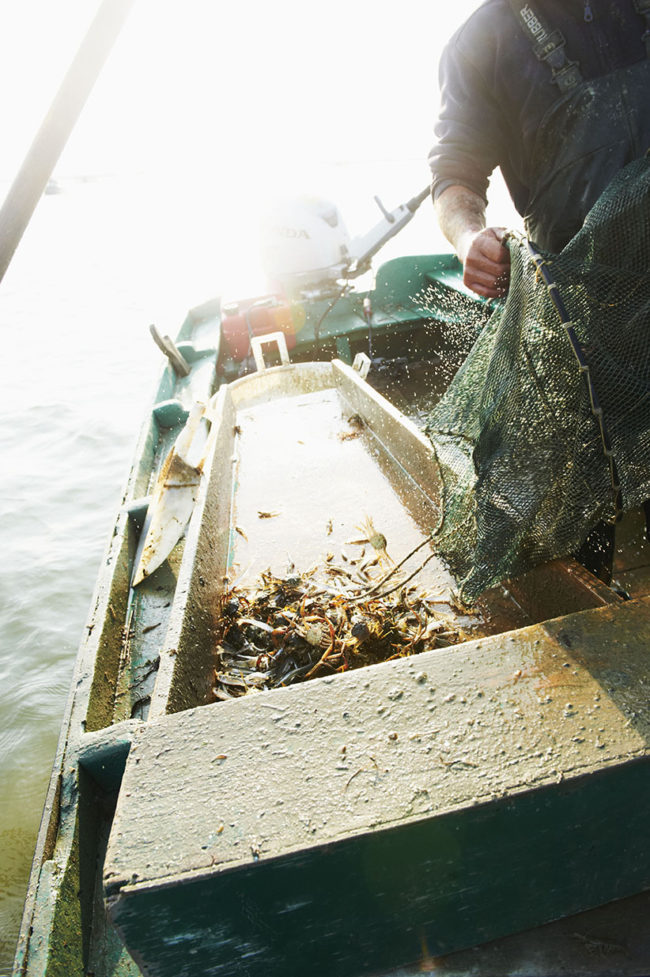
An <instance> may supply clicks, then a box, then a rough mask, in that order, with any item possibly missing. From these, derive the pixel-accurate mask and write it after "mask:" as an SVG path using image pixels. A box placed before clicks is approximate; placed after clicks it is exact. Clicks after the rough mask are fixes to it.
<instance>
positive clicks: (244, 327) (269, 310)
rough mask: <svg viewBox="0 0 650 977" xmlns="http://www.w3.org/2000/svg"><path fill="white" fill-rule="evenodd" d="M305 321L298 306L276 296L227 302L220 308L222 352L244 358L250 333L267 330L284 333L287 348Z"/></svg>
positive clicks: (258, 334) (248, 344) (239, 358)
mask: <svg viewBox="0 0 650 977" xmlns="http://www.w3.org/2000/svg"><path fill="white" fill-rule="evenodd" d="M304 323H305V312H304V309H303V307H302V306H301V305H299V304H298V303H295V302H291V303H289V302H287V301H286V299H283V298H280V297H279V296H275V295H272V296H268V297H266V298H262V299H247V300H244V301H241V302H228V303H226V304H225V305H223V306H222V310H221V332H222V335H223V340H224V345H225V351H226V353H227V354H228V355H229V356H231V357H232V358H233V359H235V360H243V359H244V358H245V357H246V356H247V355H248V353H249V352H250V338H251V336H262V335H264V334H265V333H268V332H283V333H284V334H285V336H286V339H287V349H293V347H294V346H295V345H296V333H298V332H299V331H300V330H301V329H302V327H303V325H304Z"/></svg>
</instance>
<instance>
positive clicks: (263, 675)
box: [213, 561, 474, 700]
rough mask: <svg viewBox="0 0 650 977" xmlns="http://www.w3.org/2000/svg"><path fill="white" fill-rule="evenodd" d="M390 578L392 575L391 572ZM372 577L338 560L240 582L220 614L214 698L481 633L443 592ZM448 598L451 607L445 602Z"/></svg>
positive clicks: (223, 600)
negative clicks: (374, 580) (385, 583)
mask: <svg viewBox="0 0 650 977" xmlns="http://www.w3.org/2000/svg"><path fill="white" fill-rule="evenodd" d="M384 579H385V578H384ZM382 584H383V580H380V581H379V582H378V583H375V584H369V583H368V581H367V579H365V580H364V579H361V578H359V577H358V575H357V574H355V572H354V570H353V568H351V567H341V566H336V565H334V564H333V563H332V562H331V561H330V562H327V563H326V564H325V565H324V566H320V567H319V568H317V569H313V570H310V571H308V572H306V573H302V574H296V573H292V574H289V575H287V576H286V577H277V576H274V575H273V574H272V573H271V571H267V572H266V573H263V574H262V575H261V577H260V578H259V579H258V580H257V581H256V583H255V585H254V586H252V587H246V588H244V587H242V588H236V587H235V588H233V589H231V590H229V591H228V592H227V593H225V594H224V595H223V596H222V598H221V601H220V606H219V611H218V615H217V624H216V629H217V647H216V668H215V679H214V687H213V698H214V699H215V700H218V699H222V700H228V699H232V698H237V697H239V696H242V695H246V694H248V693H251V692H258V691H263V690H268V689H272V688H277V687H278V686H286V685H289V684H291V683H294V682H299V681H304V680H306V679H310V678H316V677H320V676H325V675H331V674H333V673H335V672H344V671H347V670H348V669H351V668H359V667H363V666H365V665H372V664H376V663H378V662H384V661H390V660H391V659H394V658H401V657H406V656H409V655H415V654H418V653H419V652H422V651H430V650H431V649H433V648H440V647H448V646H449V645H454V644H458V643H460V642H462V641H465V640H467V639H468V638H470V637H474V635H473V634H471V633H468V627H469V630H470V631H471V630H472V622H471V620H470V621H469V623H468V619H467V617H464V618H463V619H462V623H463V626H462V627H461V626H460V624H459V623H458V618H457V616H455V615H454V614H453V611H452V610H451V608H449V607H448V606H447V605H446V604H445V603H444V602H442V601H441V598H440V596H435V595H429V594H427V593H425V592H422V591H420V590H419V589H418V588H417V587H416V586H415V585H409V584H408V583H407V582H405V583H404V584H401V585H399V584H398V585H393V586H391V587H388V586H382ZM445 606H446V607H447V609H446V610H445V609H444V608H445Z"/></svg>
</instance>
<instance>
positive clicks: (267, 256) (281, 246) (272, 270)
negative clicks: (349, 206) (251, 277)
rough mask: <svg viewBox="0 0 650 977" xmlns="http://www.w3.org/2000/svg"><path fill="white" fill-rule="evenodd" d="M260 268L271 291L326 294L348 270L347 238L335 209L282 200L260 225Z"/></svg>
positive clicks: (319, 201)
mask: <svg viewBox="0 0 650 977" xmlns="http://www.w3.org/2000/svg"><path fill="white" fill-rule="evenodd" d="M260 240H261V249H262V267H263V269H264V271H265V273H266V275H267V278H268V281H269V285H270V287H271V289H272V290H273V291H281V292H283V293H285V294H286V295H290V296H291V295H296V294H298V293H300V292H316V293H319V292H322V293H328V292H331V291H332V290H333V289H334V288H335V287H336V282H337V281H339V280H340V279H341V278H344V277H345V275H346V272H347V269H348V267H349V265H350V251H349V245H350V238H349V236H348V232H347V229H346V227H345V225H344V223H343V220H342V218H341V215H340V213H339V210H338V208H337V207H336V205H335V204H333V203H331V202H330V201H329V200H325V199H324V198H322V197H307V196H305V197H298V198H294V199H290V200H281V201H279V202H278V203H277V204H276V205H275V207H274V208H273V209H272V210H271V211H270V213H268V214H267V215H266V216H265V217H264V218H263V220H262V222H261V227H260Z"/></svg>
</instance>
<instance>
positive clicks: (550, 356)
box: [426, 159, 650, 602]
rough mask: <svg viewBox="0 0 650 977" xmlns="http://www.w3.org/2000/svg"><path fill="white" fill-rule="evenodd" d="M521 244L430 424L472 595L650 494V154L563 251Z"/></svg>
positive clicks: (447, 552) (459, 559) (441, 539)
mask: <svg viewBox="0 0 650 977" xmlns="http://www.w3.org/2000/svg"><path fill="white" fill-rule="evenodd" d="M509 248H510V252H511V259H512V269H511V283H510V288H509V292H508V296H507V299H506V300H505V302H503V303H502V304H501V305H500V307H499V308H497V310H496V311H495V312H494V314H493V315H492V316H491V318H490V319H489V320H488V322H487V324H486V325H485V327H484V328H483V330H482V332H481V334H480V336H479V337H478V339H477V341H476V343H475V344H474V346H473V348H472V350H471V352H470V354H469V356H468V357H467V359H466V361H465V362H464V364H463V365H462V367H461V368H460V370H459V372H458V373H457V375H456V377H455V379H454V381H453V382H452V384H451V386H450V387H449V389H448V390H447V393H446V394H445V396H444V397H443V399H442V400H441V402H440V403H439V404H438V405H437V406H436V408H435V409H434V410H433V411H432V413H431V415H430V417H429V419H428V423H427V428H426V431H427V434H428V436H429V438H430V439H431V442H432V444H433V447H434V450H435V452H436V455H437V458H438V461H439V464H440V468H441V473H442V479H443V486H444V498H443V519H442V524H441V526H440V528H439V530H438V531H437V533H436V534H435V537H434V545H435V547H436V549H437V550H438V552H440V553H441V554H442V555H443V556H444V558H445V559H446V560H447V562H448V563H449V565H450V567H451V569H452V571H453V573H454V574H455V576H456V579H457V580H458V581H459V584H460V586H461V596H462V597H463V599H464V600H465V601H467V602H472V601H474V600H475V599H476V598H477V597H478V596H479V595H480V594H481V593H482V592H483V591H484V590H485V589H487V588H489V587H492V586H494V585H496V584H497V583H499V582H501V581H503V580H504V579H507V578H509V577H513V576H517V575H518V574H520V573H523V572H525V571H526V570H529V569H531V568H532V567H534V566H536V565H538V564H539V563H543V562H545V561H547V560H550V559H554V558H556V557H560V556H566V555H569V554H571V553H575V552H576V550H577V549H578V548H579V547H580V545H581V544H582V543H583V541H584V539H585V537H586V535H587V534H588V532H589V531H590V530H591V529H592V528H593V527H594V526H595V525H596V524H597V523H599V522H600V521H601V520H613V519H614V518H615V517H616V515H617V510H618V509H619V508H620V507H621V506H622V508H624V509H628V508H633V507H636V506H638V505H640V504H642V503H643V502H644V500H646V499H648V498H650V336H649V330H650V161H649V160H648V159H642V160H638V161H637V162H635V163H632V164H630V165H629V166H628V167H626V169H624V170H622V171H621V173H620V174H619V176H618V177H617V178H616V179H615V180H614V181H613V182H612V184H610V186H609V187H608V189H607V190H606V192H605V193H604V194H603V195H602V197H601V198H600V199H599V201H598V202H597V203H596V205H595V206H594V208H593V209H592V210H591V212H590V213H589V215H588V217H587V219H586V221H585V224H584V227H583V229H582V230H581V231H580V232H579V234H577V235H576V237H575V238H574V239H573V240H572V241H571V242H570V243H569V244H568V245H567V247H566V248H565V249H564V250H563V251H562V252H561V253H560V254H559V255H550V254H542V255H541V256H539V259H538V260H537V261H536V260H534V258H533V256H532V254H531V250H530V249H529V246H528V244H527V242H525V241H521V240H515V239H511V240H510V241H509ZM545 277H546V279H547V280H545ZM549 285H550V287H549ZM558 306H559V307H560V311H558ZM561 313H562V315H561ZM562 316H564V318H567V319H569V320H570V322H571V324H572V327H573V330H574V332H575V337H576V338H577V345H578V349H577V352H576V350H575V349H574V347H573V346H572V343H571V341H570V335H569V333H570V332H571V327H569V329H567V326H566V325H565V324H564V323H563V321H562ZM578 356H582V357H583V358H584V360H585V361H586V364H587V365H588V370H585V369H584V368H582V369H581V366H580V364H579V362H578ZM583 366H584V364H583ZM590 387H591V395H590ZM592 398H595V406H596V408H598V406H600V408H601V409H602V424H601V423H599V420H598V416H597V411H596V413H595V412H594V410H593V406H594V405H592ZM608 445H609V446H611V457H609V458H608V456H607V453H606V450H604V449H605V447H607V446H608ZM617 477H618V480H619V481H620V492H619V493H618V497H617V493H616V487H615V482H616V479H617Z"/></svg>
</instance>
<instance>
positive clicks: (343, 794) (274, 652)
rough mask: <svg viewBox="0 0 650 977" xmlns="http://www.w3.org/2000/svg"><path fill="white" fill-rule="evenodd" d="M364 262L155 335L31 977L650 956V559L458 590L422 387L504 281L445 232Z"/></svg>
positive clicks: (41, 873) (80, 675)
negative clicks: (491, 289)
mask: <svg viewBox="0 0 650 977" xmlns="http://www.w3.org/2000/svg"><path fill="white" fill-rule="evenodd" d="M407 209H408V208H407ZM398 210H399V209H398ZM389 216H390V215H389ZM388 224H389V225H390V221H389V222H388ZM384 231H385V227H384ZM372 247H373V248H374V245H373V246H372ZM373 253H374V251H373ZM363 263H364V262H355V263H354V265H352V264H351V265H350V267H354V269H355V270H356V269H357V268H358V267H359V265H361V264H363ZM301 274H302V272H301ZM337 274H339V275H340V269H339V270H338V272H337ZM352 278H353V276H350V278H345V277H343V278H342V279H341V278H340V277H339V278H337V279H336V281H335V282H333V281H328V280H323V279H321V280H320V282H317V281H305V279H304V276H303V277H302V278H301V280H300V281H299V282H298V283H297V284H296V285H295V288H294V289H293V290H291V289H288V290H285V292H283V293H274V294H271V295H269V296H264V297H262V298H255V299H250V300H244V301H238V302H228V303H221V302H220V301H219V300H213V301H210V302H207V303H205V304H203V305H201V306H199V307H197V308H195V309H193V310H192V311H191V312H190V313H189V315H188V316H187V318H186V321H185V322H184V324H183V326H182V328H181V330H180V333H179V335H178V337H177V338H176V340H175V341H172V340H171V339H170V338H169V337H161V336H159V335H157V334H156V335H155V338H156V341H157V342H158V344H159V345H160V346H161V348H162V349H163V350H164V352H165V354H166V356H167V357H168V362H167V365H166V367H165V369H164V372H163V375H162V378H161V381H160V384H159V387H158V389H157V391H156V395H155V398H154V402H153V405H152V410H151V413H150V416H149V417H147V418H146V420H145V423H144V427H143V430H142V435H141V438H140V441H139V445H138V449H137V453H136V458H135V460H134V463H133V466H132V468H131V471H130V474H129V477H128V481H127V485H126V488H125V491H124V496H123V501H122V505H121V507H120V510H119V512H118V514H117V517H116V520H115V523H114V525H113V526H112V527H111V530H110V534H109V543H108V547H107V550H106V555H105V557H104V560H103V561H102V566H101V569H100V575H99V579H98V583H97V587H96V591H95V595H94V598H93V602H92V607H91V611H90V616H89V619H88V624H87V627H86V632H85V638H84V641H83V643H82V647H81V649H80V651H79V656H78V659H77V664H76V667H75V672H74V676H73V681H72V687H71V691H70V695H69V699H68V703H67V707H66V713H65V717H64V720H63V726H62V732H61V737H60V741H59V745H58V749H57V754H56V760H55V764H54V769H53V773H52V779H51V782H50V787H49V791H48V795H47V802H46V806H45V811H44V815H43V821H42V824H41V829H40V832H39V837H38V843H37V848H36V853H35V857H34V865H33V871H32V876H31V880H30V884H29V891H28V894H27V900H26V904H25V911H24V919H23V925H22V929H21V934H20V940H19V944H18V949H17V955H16V962H15V971H14V973H15V975H16V977H18V975H20V977H29V975H33V977H36V975H38V977H45V975H47V977H54V975H66V977H67V975H71V974H92V975H94V977H117V975H126V974H129V975H132V977H136V975H140V974H151V975H153V974H156V975H166V974H169V975H179V974H184V973H186V974H192V975H193V977H196V975H199V974H220V975H221V974H223V975H226V974H228V975H231V974H232V975H234V974H242V975H243V974H247V975H252V974H255V975H257V974H262V973H264V974H267V975H268V974H269V973H271V974H275V973H277V974H280V973H282V974H283V975H288V974H296V975H297V974H301V973H303V972H304V971H305V968H306V967H308V968H309V970H310V972H312V973H315V974H318V975H321V974H322V975H323V977H325V975H327V977H333V975H340V977H348V975H349V977H353V975H354V977H360V975H362V974H380V973H392V974H402V975H406V974H409V975H410V974H415V973H421V972H435V973H445V974H470V973H476V972H480V973H481V974H482V975H487V974H519V973H521V974H531V973H539V974H551V973H559V972H566V973H572V974H592V975H595V974H605V973H607V974H614V973H615V974H632V973H639V972H641V971H642V969H643V967H645V966H646V964H647V963H648V962H649V961H650V943H649V940H648V928H647V922H646V919H645V914H646V913H647V909H648V897H647V894H644V890H646V889H647V888H648V885H649V884H650V857H649V856H650V852H649V851H648V845H647V831H646V827H645V806H646V804H645V802H646V800H647V799H648V793H649V790H650V778H649V768H648V759H647V733H648V720H649V717H648V706H647V696H646V694H645V689H646V688H647V683H648V665H647V646H648V637H649V635H650V604H649V603H648V597H647V596H645V595H646V593H647V589H646V588H645V585H644V582H643V581H644V579H645V580H647V579H648V577H647V573H646V574H645V575H644V573H643V572H641V570H640V569H639V566H638V565H637V566H636V567H634V568H631V567H630V566H628V567H626V566H622V565H621V566H619V567H618V576H619V578H620V579H623V577H625V574H626V573H627V574H628V576H627V577H626V578H625V579H626V580H627V582H628V589H629V591H630V592H629V593H627V594H626V595H625V596H626V597H631V598H632V599H625V600H624V599H623V598H622V596H621V595H620V594H619V593H616V592H615V591H614V590H613V589H612V588H610V587H607V586H605V585H604V584H603V583H601V582H600V581H599V580H598V579H597V578H596V577H595V576H593V575H592V574H590V573H588V572H587V571H586V570H585V569H584V568H583V567H582V566H580V565H579V564H578V563H577V562H576V561H575V560H573V559H561V560H555V561H553V562H551V563H547V564H544V565H542V566H540V567H537V568H536V569H534V570H532V571H530V572H529V573H527V574H524V575H523V576H520V577H518V578H517V579H513V580H511V581H508V582H507V583H505V584H504V585H502V586H499V587H496V588H492V589H491V590H489V591H487V592H486V593H485V594H484V595H483V597H482V598H481V600H480V601H479V602H478V604H477V605H476V607H475V608H474V609H471V610H470V609H468V608H466V607H464V606H462V605H460V604H459V603H458V601H457V599H456V582H455V581H454V579H453V578H452V577H451V576H450V574H449V572H448V570H447V568H446V566H445V565H444V563H443V562H442V561H441V560H440V559H439V558H438V557H437V556H436V555H435V553H434V551H433V549H432V548H431V533H432V530H434V529H435V527H436V526H437V525H439V523H440V520H441V516H442V509H443V500H442V484H441V477H440V470H439V467H438V465H437V461H436V457H435V453H434V452H433V450H432V447H431V443H430V441H429V440H428V438H427V437H426V436H425V435H424V434H423V433H422V430H421V424H420V423H419V414H418V411H421V410H422V398H423V396H424V392H426V396H427V397H428V398H429V400H428V404H431V403H433V402H435V400H436V399H437V398H438V397H439V396H440V395H441V393H442V391H443V390H444V388H445V386H446V385H447V383H448V380H449V373H450V371H449V369H445V363H446V362H447V360H448V359H449V358H451V359H453V355H454V353H455V354H456V358H457V359H458V358H459V356H458V353H459V351H458V349H456V350H454V347H453V343H451V342H450V337H453V336H457V335H458V334H459V332H460V327H461V326H463V327H464V328H465V329H466V332H467V335H468V336H469V337H470V339H471V337H473V336H474V335H475V334H476V332H477V331H478V330H479V328H480V326H481V325H482V323H484V321H485V318H486V315H487V311H488V310H486V309H485V307H484V306H483V304H482V303H481V302H480V301H478V300H476V299H474V298H472V297H471V296H470V295H469V293H467V292H466V290H465V289H464V287H463V285H462V282H461V279H460V269H459V266H458V263H457V262H456V259H455V258H454V257H452V256H449V255H435V256H418V257H404V258H398V259H396V260H393V261H390V262H387V263H386V264H384V265H382V266H381V267H380V268H379V269H378V271H377V273H376V276H375V284H374V286H373V287H371V288H368V289H358V288H355V287H354V285H353V280H352ZM285 285H286V282H285ZM434 351H435V352H434ZM461 352H462V351H461ZM460 358H462V357H460ZM274 364H276V365H274ZM452 372H453V371H452ZM364 377H365V379H364ZM423 377H425V378H426V382H425V383H423V379H422V378H423ZM373 384H374V386H373ZM376 387H379V388H381V390H383V391H384V393H386V395H387V396H384V395H383V394H382V393H380V392H379V391H378V390H377V389H376ZM391 397H392V398H393V402H391V399H390V398H391ZM396 404H399V407H398V406H396ZM407 414H410V417H409V416H407ZM634 531H636V530H634ZM646 551H647V550H646ZM638 562H639V561H638V558H637V563H638ZM641 562H643V560H641ZM319 573H323V574H324V575H325V576H324V578H319V577H318V574H319ZM323 580H324V582H323ZM396 584H398V585H397V586H396ZM411 587H412V588H413V590H411V589H410V588H411ZM253 595H254V596H253ZM280 598H281V599H280ZM400 600H401V601H402V602H403V603H402V604H399V601H400ZM381 601H383V603H381ZM324 602H325V603H324ZM404 602H405V603H404ZM344 609H346V610H344ZM271 610H272V611H273V613H272V614H271ZM380 612H381V614H383V615H384V618H383V619H382V620H383V621H384V625H383V632H384V633H387V632H388V630H389V629H388V626H387V625H386V624H385V621H386V620H387V619H388V618H387V616H388V615H392V617H391V622H392V623H391V628H392V631H391V638H390V642H388V645H389V647H388V650H387V646H386V641H384V642H383V645H382V640H383V633H382V628H381V627H380V626H379V625H377V627H376V628H375V631H374V632H373V630H372V629H373V627H374V626H375V625H373V623H372V620H371V619H372V614H373V613H374V615H375V620H376V616H377V614H378V613H380ZM337 615H338V616H337ZM364 615H365V617H364ZM409 615H411V616H410V617H409ZM269 622H270V623H269ZM324 622H325V623H324ZM355 627H356V631H354V628H355ZM328 628H329V629H330V630H329V631H328V630H327V629H328ZM335 628H336V631H335ZM345 628H347V630H345ZM319 629H320V630H319ZM364 629H365V630H364ZM372 634H374V639H375V640H374V644H373V642H372V641H371V640H370V638H371V636H372ZM289 636H291V637H292V641H293V644H291V643H290V642H288V638H289ZM237 645H239V647H236V646H237ZM371 645H372V647H373V649H374V651H373V653H374V654H375V657H374V658H372V656H371V655H370V651H369V649H370V648H371ZM242 648H243V650H242ZM251 648H254V649H255V653H254V657H253V658H251V654H250V649H251ZM247 649H248V652H247ZM287 649H290V652H291V653H290V654H289V651H287ZM364 649H366V650H368V654H367V655H366V654H365V651H364ZM280 653H282V655H284V659H283V661H280V658H281V657H282V656H281V654H280ZM238 655H239V656H240V657H239V658H238V657H237V656H238ZM301 656H302V657H301ZM364 656H365V657H364ZM357 665H363V666H365V667H356V666H357ZM576 914H580V915H576ZM640 967H641V971H640V969H639V968H640ZM477 968H478V969H477Z"/></svg>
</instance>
